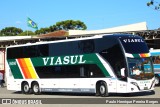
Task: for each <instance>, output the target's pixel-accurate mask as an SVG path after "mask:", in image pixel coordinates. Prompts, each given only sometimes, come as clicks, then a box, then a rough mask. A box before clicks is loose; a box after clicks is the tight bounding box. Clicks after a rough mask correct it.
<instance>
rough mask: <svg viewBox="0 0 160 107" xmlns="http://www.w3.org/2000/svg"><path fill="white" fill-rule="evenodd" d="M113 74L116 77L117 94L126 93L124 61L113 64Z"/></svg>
mask: <svg viewBox="0 0 160 107" xmlns="http://www.w3.org/2000/svg"><path fill="white" fill-rule="evenodd" d="M114 70H115V74H116V76H117V87H116V88H117V93H124V92H126V91H127V77H128V73H127V67H126V64H125V61H124V60H120V61H118V62H117V63H116V64H115V69H114Z"/></svg>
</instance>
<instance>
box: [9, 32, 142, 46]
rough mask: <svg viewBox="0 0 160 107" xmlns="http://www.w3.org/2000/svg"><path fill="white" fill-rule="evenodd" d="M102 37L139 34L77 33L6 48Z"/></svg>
mask: <svg viewBox="0 0 160 107" xmlns="http://www.w3.org/2000/svg"><path fill="white" fill-rule="evenodd" d="M103 37H115V38H119V37H139V36H137V35H131V34H100V35H93V36H83V35H82V36H80V35H79V36H77V37H73V38H69V39H68V38H67V37H62V38H58V40H53V41H39V42H34V43H26V44H17V45H11V46H8V47H7V48H13V47H21V46H31V45H41V44H50V43H59V42H70V41H78V40H87V39H95V38H103ZM55 38H56V37H55ZM140 38H141V37H140Z"/></svg>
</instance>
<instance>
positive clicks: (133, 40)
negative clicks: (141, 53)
mask: <svg viewBox="0 0 160 107" xmlns="http://www.w3.org/2000/svg"><path fill="white" fill-rule="evenodd" d="M123 42H125V43H134V42H136V43H137V42H139V43H140V42H144V41H143V39H123Z"/></svg>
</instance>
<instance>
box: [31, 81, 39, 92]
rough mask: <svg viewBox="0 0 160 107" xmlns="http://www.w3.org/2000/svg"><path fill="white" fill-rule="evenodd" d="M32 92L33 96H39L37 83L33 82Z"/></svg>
mask: <svg viewBox="0 0 160 107" xmlns="http://www.w3.org/2000/svg"><path fill="white" fill-rule="evenodd" d="M32 91H33V93H34V94H35V95H39V94H40V89H39V84H38V83H37V82H34V83H33V85H32Z"/></svg>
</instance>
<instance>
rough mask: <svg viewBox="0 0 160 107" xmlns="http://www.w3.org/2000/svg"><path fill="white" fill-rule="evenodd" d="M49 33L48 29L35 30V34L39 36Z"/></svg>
mask: <svg viewBox="0 0 160 107" xmlns="http://www.w3.org/2000/svg"><path fill="white" fill-rule="evenodd" d="M49 32H51V30H50V28H41V29H40V30H36V31H35V34H37V35H40V34H46V33H49Z"/></svg>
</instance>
